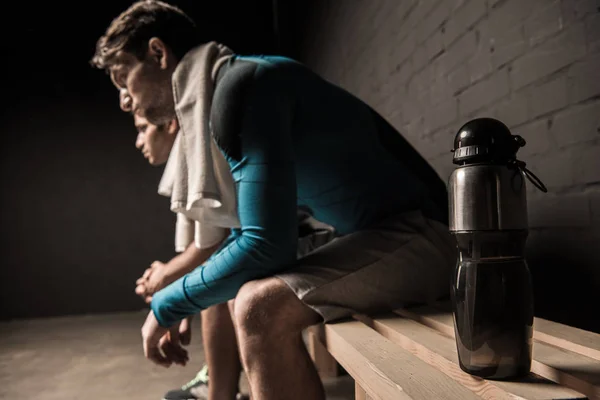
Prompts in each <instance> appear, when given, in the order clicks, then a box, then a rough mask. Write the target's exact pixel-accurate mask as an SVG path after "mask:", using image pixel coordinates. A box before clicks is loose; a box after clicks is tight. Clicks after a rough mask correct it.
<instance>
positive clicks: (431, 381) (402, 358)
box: [325, 321, 479, 400]
mask: <svg viewBox="0 0 600 400" xmlns="http://www.w3.org/2000/svg"><path fill="white" fill-rule="evenodd" d="M325 339H326V343H327V348H328V349H329V351H330V352H331V354H332V355H333V356H334V357H335V358H336V359H337V360H338V362H339V363H340V364H341V365H342V366H343V367H344V368H345V369H346V370H347V371H348V372H349V373H350V375H351V376H352V377H354V379H355V380H356V382H357V384H358V385H359V386H360V387H362V388H363V389H364V390H365V392H366V393H367V394H368V395H369V396H371V397H373V398H374V399H381V400H387V399H389V400H406V399H414V400H418V399H424V400H425V399H427V400H429V399H440V400H442V399H461V400H469V399H478V398H479V397H478V396H477V395H475V394H474V393H473V392H471V391H470V390H468V389H466V388H465V387H463V386H461V385H460V384H458V383H457V382H456V381H454V380H453V379H451V378H449V377H448V376H447V375H445V374H443V373H442V372H440V371H438V370H436V369H435V368H434V367H432V366H430V365H428V364H427V363H425V362H424V361H422V360H420V359H419V358H417V357H416V356H414V355H412V354H410V353H409V352H408V351H406V350H403V349H401V348H400V347H399V346H397V345H396V344H394V343H392V342H391V341H390V340H388V339H386V338H384V337H382V336H381V335H380V334H379V333H377V332H375V331H374V330H373V329H371V328H369V327H368V326H366V325H364V324H363V323H361V322H359V321H350V322H342V323H337V324H327V325H325Z"/></svg>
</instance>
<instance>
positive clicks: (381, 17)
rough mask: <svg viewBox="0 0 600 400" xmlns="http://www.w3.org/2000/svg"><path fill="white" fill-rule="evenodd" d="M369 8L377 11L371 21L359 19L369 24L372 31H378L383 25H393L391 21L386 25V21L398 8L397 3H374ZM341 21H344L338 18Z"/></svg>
mask: <svg viewBox="0 0 600 400" xmlns="http://www.w3.org/2000/svg"><path fill="white" fill-rule="evenodd" d="M369 7H372V8H375V9H376V10H377V11H376V12H375V15H374V16H373V18H372V19H367V20H365V19H361V20H362V21H368V22H370V23H371V25H372V26H373V28H374V29H379V28H381V27H382V26H385V25H394V23H395V22H396V21H394V20H392V23H389V24H388V21H389V19H390V17H391V15H392V13H393V11H394V9H396V8H398V3H396V2H394V1H376V2H373V3H372V4H370V5H369ZM340 19H341V20H342V21H346V19H345V18H343V16H341V18H340Z"/></svg>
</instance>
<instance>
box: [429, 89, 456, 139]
mask: <svg viewBox="0 0 600 400" xmlns="http://www.w3.org/2000/svg"><path fill="white" fill-rule="evenodd" d="M457 117H458V101H457V99H456V98H451V99H449V100H447V101H444V102H442V103H440V104H438V105H437V106H435V107H433V109H432V110H431V112H429V113H427V114H426V116H425V124H424V126H425V132H426V133H428V132H435V131H437V130H439V129H440V128H443V127H445V126H447V125H449V124H451V123H453V122H455V121H456V119H457Z"/></svg>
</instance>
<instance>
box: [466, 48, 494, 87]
mask: <svg viewBox="0 0 600 400" xmlns="http://www.w3.org/2000/svg"><path fill="white" fill-rule="evenodd" d="M467 68H468V70H469V80H470V81H471V83H475V82H477V81H480V80H481V79H483V78H485V77H486V76H488V75H489V74H490V73H492V71H493V67H492V58H491V57H490V54H489V52H487V51H479V52H477V54H475V56H474V57H473V58H471V59H470V60H469V62H468V63H467Z"/></svg>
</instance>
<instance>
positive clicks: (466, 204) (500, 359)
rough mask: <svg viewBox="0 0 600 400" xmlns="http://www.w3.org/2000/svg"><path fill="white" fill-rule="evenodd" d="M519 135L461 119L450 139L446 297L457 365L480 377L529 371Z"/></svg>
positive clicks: (491, 122) (529, 300)
mask: <svg viewBox="0 0 600 400" xmlns="http://www.w3.org/2000/svg"><path fill="white" fill-rule="evenodd" d="M524 145H525V140H524V139H523V138H522V137H520V136H518V135H512V134H511V132H510V130H509V129H508V128H507V127H506V126H505V125H504V124H503V123H502V122H500V121H498V120H495V119H492V118H478V119H474V120H471V121H469V122H468V123H466V124H465V125H464V126H463V127H461V128H460V130H459V131H458V133H457V135H456V138H455V139H454V149H453V152H454V158H453V162H454V164H457V165H458V168H456V170H454V172H453V173H452V175H451V177H450V180H449V190H448V195H449V209H450V231H451V233H452V234H453V235H454V237H455V238H456V241H457V244H458V250H459V253H458V254H459V256H458V261H457V264H456V270H455V273H454V275H453V278H452V288H451V299H452V307H453V314H454V330H455V334H456V345H457V349H458V356H459V362H460V367H461V368H462V369H463V370H464V371H466V372H468V373H470V374H472V375H477V376H480V377H484V378H488V379H506V378H511V377H516V376H520V375H524V374H526V373H528V372H529V371H530V368H531V350H532V334H533V294H532V285H531V276H530V273H529V269H528V267H527V263H526V261H525V242H526V239H527V234H528V222H527V197H526V180H525V178H526V177H527V178H529V180H530V181H531V182H532V183H533V184H534V185H535V186H536V187H538V188H539V189H540V190H542V191H544V192H546V188H545V187H544V185H543V183H542V182H541V181H540V180H539V179H538V178H537V177H535V175H533V174H532V173H531V172H530V171H529V170H528V169H527V168H526V167H525V163H524V162H522V161H519V160H517V156H516V153H517V151H518V149H519V148H520V147H522V146H524Z"/></svg>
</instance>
